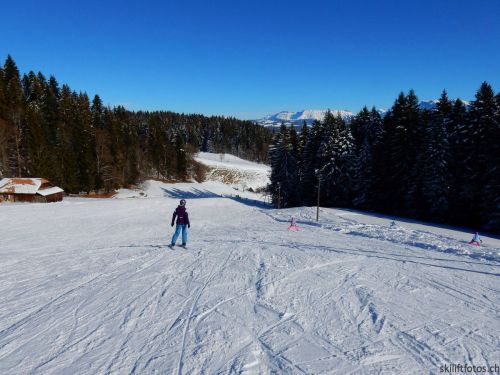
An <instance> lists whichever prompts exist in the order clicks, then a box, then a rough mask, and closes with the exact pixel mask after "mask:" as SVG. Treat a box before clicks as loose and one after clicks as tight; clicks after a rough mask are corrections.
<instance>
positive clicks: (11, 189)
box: [0, 178, 64, 203]
mask: <svg viewBox="0 0 500 375" xmlns="http://www.w3.org/2000/svg"><path fill="white" fill-rule="evenodd" d="M63 197H64V190H63V189H61V188H60V187H57V186H53V185H52V184H51V183H50V181H48V180H46V179H44V178H4V179H2V180H0V201H7V202H42V203H47V202H59V201H62V200H63Z"/></svg>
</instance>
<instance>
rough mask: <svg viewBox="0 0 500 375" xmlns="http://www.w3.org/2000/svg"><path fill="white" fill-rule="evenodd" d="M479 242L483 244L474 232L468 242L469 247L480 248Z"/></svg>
mask: <svg viewBox="0 0 500 375" xmlns="http://www.w3.org/2000/svg"><path fill="white" fill-rule="evenodd" d="M481 242H483V240H481V238H480V237H479V233H478V232H476V234H475V235H474V237H472V240H470V242H469V245H475V246H481Z"/></svg>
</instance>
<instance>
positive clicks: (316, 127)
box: [299, 120, 323, 206]
mask: <svg viewBox="0 0 500 375" xmlns="http://www.w3.org/2000/svg"><path fill="white" fill-rule="evenodd" d="M322 132H323V128H322V125H321V123H320V122H319V121H317V120H315V121H314V122H313V125H312V127H311V129H310V131H308V134H307V141H306V143H305V147H304V151H303V153H302V160H301V163H300V164H301V170H300V187H299V191H300V196H301V197H302V204H303V205H306V206H310V205H313V204H314V202H315V201H316V199H315V194H314V191H315V190H316V186H317V179H318V177H317V175H316V170H317V169H319V166H320V165H319V158H318V156H319V155H318V150H319V147H320V144H321V138H322V136H323V135H322Z"/></svg>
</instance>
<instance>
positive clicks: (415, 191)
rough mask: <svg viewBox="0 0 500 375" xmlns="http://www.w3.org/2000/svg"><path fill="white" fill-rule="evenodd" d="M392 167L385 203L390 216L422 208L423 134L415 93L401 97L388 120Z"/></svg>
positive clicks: (386, 185)
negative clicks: (419, 159) (420, 159)
mask: <svg viewBox="0 0 500 375" xmlns="http://www.w3.org/2000/svg"><path fill="white" fill-rule="evenodd" d="M384 123H385V127H386V131H385V134H386V140H385V143H386V146H387V147H388V156H389V160H388V165H386V168H387V170H386V172H385V176H383V179H384V180H385V182H384V185H385V197H384V198H385V199H383V201H384V202H385V204H386V205H387V207H388V210H389V212H394V213H405V212H410V211H411V209H412V208H414V207H418V203H417V201H418V197H419V193H420V192H419V190H420V189H419V186H418V184H417V183H416V182H418V181H419V179H418V176H417V175H416V174H417V173H418V169H416V168H415V167H416V160H417V155H418V153H419V150H420V143H421V140H420V138H421V133H420V130H421V129H419V125H420V112H419V108H418V98H417V96H416V95H415V93H414V91H413V90H410V91H409V93H408V95H407V96H405V95H404V94H403V93H401V94H400V95H399V97H398V99H397V100H396V102H395V103H394V106H393V107H392V109H391V111H390V113H389V114H387V115H386V117H385V119H384Z"/></svg>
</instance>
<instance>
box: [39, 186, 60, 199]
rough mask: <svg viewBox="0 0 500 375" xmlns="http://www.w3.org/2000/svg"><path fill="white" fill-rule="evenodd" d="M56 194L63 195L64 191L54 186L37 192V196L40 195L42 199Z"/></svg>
mask: <svg viewBox="0 0 500 375" xmlns="http://www.w3.org/2000/svg"><path fill="white" fill-rule="evenodd" d="M57 193H64V190H63V189H61V188H60V187H57V186H54V187H51V188H48V189H42V190H38V191H37V194H39V195H42V196H44V197H46V196H47V195H52V194H57Z"/></svg>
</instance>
